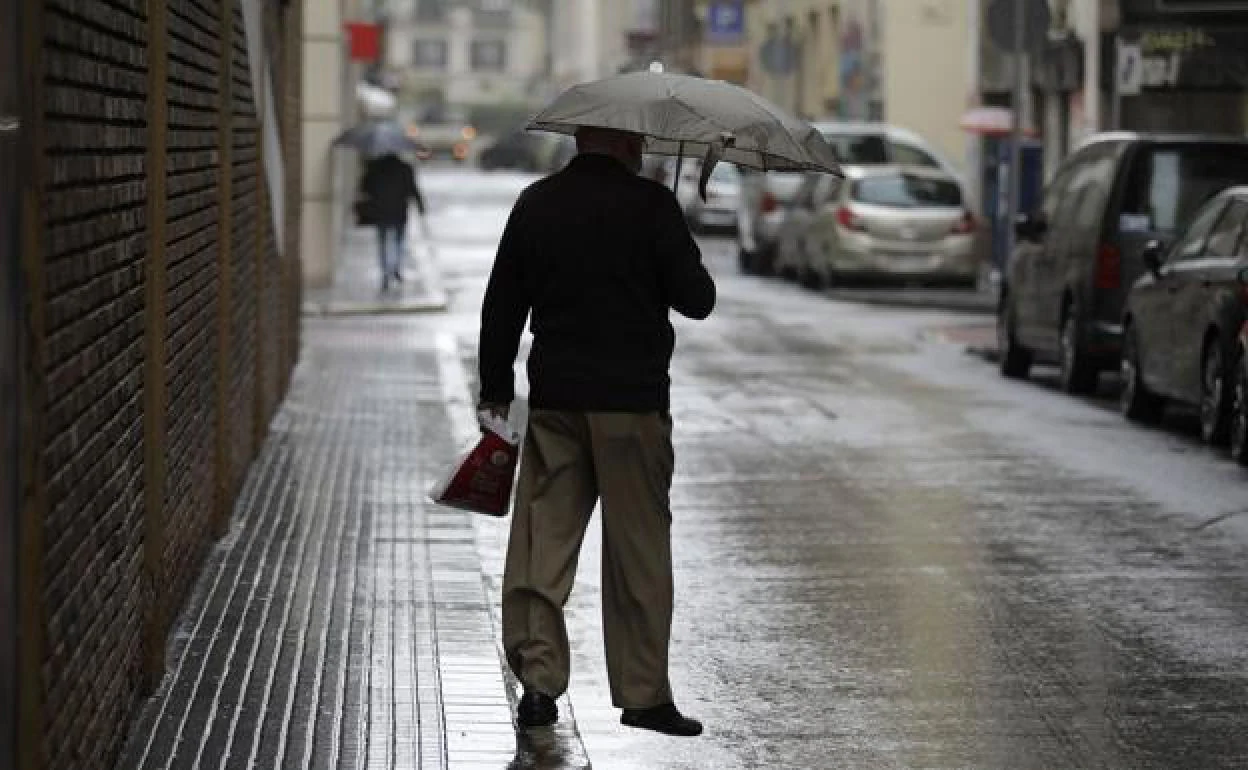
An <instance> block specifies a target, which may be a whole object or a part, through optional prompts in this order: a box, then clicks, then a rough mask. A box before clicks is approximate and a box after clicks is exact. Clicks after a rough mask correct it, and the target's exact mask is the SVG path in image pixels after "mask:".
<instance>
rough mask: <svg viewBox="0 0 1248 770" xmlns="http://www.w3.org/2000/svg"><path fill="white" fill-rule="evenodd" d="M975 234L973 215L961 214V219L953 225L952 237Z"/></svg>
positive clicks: (968, 213)
mask: <svg viewBox="0 0 1248 770" xmlns="http://www.w3.org/2000/svg"><path fill="white" fill-rule="evenodd" d="M974 232H975V215H974V214H972V213H971V212H969V211H964V212H962V217H961V218H960V219H958V221H957V222H955V223H954V225H953V234H954V235H970V234H972V233H974Z"/></svg>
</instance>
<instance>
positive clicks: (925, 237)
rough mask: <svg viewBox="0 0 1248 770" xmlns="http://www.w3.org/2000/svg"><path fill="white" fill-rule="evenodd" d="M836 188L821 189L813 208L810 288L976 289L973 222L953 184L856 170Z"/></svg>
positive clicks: (932, 175)
mask: <svg viewBox="0 0 1248 770" xmlns="http://www.w3.org/2000/svg"><path fill="white" fill-rule="evenodd" d="M831 182H832V183H831V184H828V183H826V179H825V180H820V181H817V182H816V184H815V186H814V188H813V190H814V193H813V195H812V197H811V199H810V201H809V202H810V204H811V205H812V206H813V211H812V213H811V215H810V218H809V224H808V225H807V227H806V233H805V234H804V237H803V238H802V239H801V244H802V246H801V247H802V248H804V249H805V252H806V253H805V255H804V256H803V259H802V262H803V265H804V268H805V273H804V275H803V278H804V279H805V283H807V284H808V285H811V286H816V287H817V286H822V285H825V284H827V283H830V282H834V281H837V280H841V279H844V278H856V279H866V278H870V279H886V280H904V281H907V282H922V283H937V282H939V283H950V282H952V283H956V284H959V285H967V284H969V285H972V286H973V285H974V284H975V281H976V278H977V277H978V274H979V265H978V262H977V260H976V253H975V244H974V239H975V229H976V220H975V216H974V215H973V214H972V213H971V212H970V211H969V210H968V208H967V204H966V200H965V198H964V197H963V195H962V188H961V187H960V186H959V185H958V180H957V179H956V178H954V177H952V176H950V175H949V174H947V173H945V172H943V171H940V170H938V169H932V168H914V167H905V166H902V167H898V166H875V167H867V168H862V167H853V166H851V167H848V171H847V173H846V177H845V179H844V180H843V181H841V182H839V183H837V182H836V180H835V179H834V178H833V179H832V180H831Z"/></svg>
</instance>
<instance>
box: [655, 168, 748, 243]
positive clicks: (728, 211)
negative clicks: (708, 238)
mask: <svg viewBox="0 0 1248 770" xmlns="http://www.w3.org/2000/svg"><path fill="white" fill-rule="evenodd" d="M665 174H666V176H667V178H669V179H670V178H674V177H675V174H676V161H675V160H674V159H669V161H668V163H667V166H666V168H665ZM701 176H702V164H701V163H700V162H699V161H697V160H693V159H690V158H686V159H685V160H684V162H683V163H681V164H680V184H679V185H677V186H676V199H677V200H678V201H679V202H680V207H681V209H683V210H684V212H685V219H686V220H687V221H688V222H689V227H690V228H691V229H692V230H693V231H694V232H698V233H701V232H710V231H716V232H732V231H735V230H736V229H737V207H738V205H739V203H738V201H739V199H740V197H741V174H740V172H739V171H737V168H736V166H733V165H732V164H730V163H717V164H715V168H713V169H711V176H710V178H709V179H707V181H706V200H705V201H704V200H702V197H701V196H700V195H699V194H698V182H699V181H700V180H701Z"/></svg>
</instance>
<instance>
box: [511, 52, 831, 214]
mask: <svg viewBox="0 0 1248 770" xmlns="http://www.w3.org/2000/svg"><path fill="white" fill-rule="evenodd" d="M590 126H592V127H597V128H611V129H616V130H619V131H629V132H631V133H634V134H640V135H642V136H644V137H645V140H646V141H645V148H644V151H645V152H647V153H650V154H653V155H672V156H676V157H679V158H683V157H684V156H686V155H688V156H691V157H694V158H697V159H699V160H701V161H702V183H701V185H700V188H701V189H703V190H704V189H705V185H706V180H707V178H709V176H710V173H711V170H712V168H713V167H714V165H715V163H716V162H718V161H719V160H726V161H728V162H729V163H735V164H737V165H739V166H745V167H748V168H755V169H759V170H763V171H768V170H784V171H821V172H825V173H830V174H836V175H838V176H840V175H841V168H840V165H839V164H838V163H837V159H836V153H835V152H834V151H833V149H832V147H831V146H830V145H829V144H828V143H827V141H826V140H824V138H823V136H822V135H821V134H820V133H819V132H818V131H816V130H815V128H814V127H813V126H811V125H810V124H809V123H807V122H806V121H804V120H800V119H798V118H796V117H794V116H792V115H790V114H788V113H787V112H785V111H784V110H782V109H780V108H779V107H777V106H775V105H774V104H771V103H770V102H768V101H767V100H765V99H763V98H762V97H760V96H758V95H757V94H754V93H752V92H751V91H748V90H746V89H744V88H741V87H740V86H735V85H732V84H731V83H726V82H724V81H722V80H707V79H705V78H699V77H694V76H692V75H677V74H671V73H656V72H632V73H628V74H626V75H616V76H614V77H609V78H605V79H603V80H597V81H594V82H592V83H583V84H581V85H577V86H573V87H572V88H570V89H568V90H567V91H565V92H563V93H562V94H560V95H559V97H558V98H556V99H555V101H554V102H552V103H551V104H550V105H549V106H548V107H546V108H545V109H544V110H542V111H541V112H540V113H538V115H537V116H536V117H535V118H534V119H533V120H532V122H531V123H529V126H528V128H529V129H530V130H536V131H555V132H558V133H563V134H575V133H576V131H577V129H579V128H583V127H590Z"/></svg>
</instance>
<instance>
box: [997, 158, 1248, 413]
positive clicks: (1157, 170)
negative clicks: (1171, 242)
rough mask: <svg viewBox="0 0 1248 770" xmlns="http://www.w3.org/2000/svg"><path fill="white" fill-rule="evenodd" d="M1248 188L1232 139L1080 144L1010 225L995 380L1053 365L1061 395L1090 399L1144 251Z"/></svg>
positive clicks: (1109, 364)
mask: <svg viewBox="0 0 1248 770" xmlns="http://www.w3.org/2000/svg"><path fill="white" fill-rule="evenodd" d="M1245 182H1248V141H1246V140H1244V139H1241V138H1218V137H1208V136H1170V135H1155V134H1152V135H1150V134H1134V133H1112V134H1102V135H1099V136H1097V137H1094V138H1093V139H1092V140H1090V141H1088V142H1086V143H1085V144H1084V145H1083V146H1082V147H1081V148H1080V149H1079V150H1077V151H1076V152H1075V153H1074V154H1073V155H1071V157H1070V158H1068V159H1067V160H1066V161H1065V162H1063V163H1062V165H1061V166H1060V167H1059V168H1058V170H1057V172H1056V173H1055V175H1054V177H1053V180H1052V181H1051V182H1050V183H1049V185H1048V186H1047V187H1046V188H1045V191H1044V194H1043V196H1042V200H1041V202H1040V205H1039V207H1038V208H1037V209H1036V210H1034V211H1031V212H1028V213H1026V214H1023V215H1021V216H1020V217H1019V219H1018V222H1017V223H1016V227H1015V229H1016V232H1017V236H1018V239H1017V244H1016V246H1015V248H1014V252H1013V254H1012V255H1011V258H1010V263H1009V265H1008V266H1007V269H1006V276H1005V280H1004V281H1003V283H1002V287H1001V300H1000V303H999V306H998V312H997V336H998V343H999V346H1000V351H1001V355H1000V366H1001V372H1002V374H1004V375H1005V376H1007V377H1025V376H1027V373H1028V372H1029V371H1030V369H1031V365H1032V362H1033V361H1035V360H1043V361H1048V362H1053V363H1057V364H1059V365H1060V367H1061V384H1062V388H1063V389H1064V390H1066V391H1068V392H1071V393H1086V392H1090V391H1092V390H1094V389H1095V388H1096V385H1097V382H1098V378H1099V375H1100V373H1101V372H1102V371H1104V370H1106V369H1110V368H1116V367H1118V366H1119V362H1120V358H1121V353H1122V340H1123V333H1122V331H1123V327H1122V318H1123V310H1124V308H1125V304H1126V297H1127V290H1128V289H1129V288H1130V287H1131V285H1132V284H1134V283H1135V281H1136V280H1138V279H1139V277H1140V276H1141V275H1142V274H1143V273H1144V272H1145V263H1144V258H1143V253H1144V248H1145V245H1146V244H1148V243H1149V242H1150V241H1153V240H1166V239H1173V238H1174V237H1175V235H1176V234H1177V233H1178V232H1179V231H1180V230H1181V229H1182V228H1183V227H1184V226H1185V225H1186V224H1187V222H1188V220H1189V219H1190V218H1191V215H1192V214H1193V212H1195V211H1196V210H1197V209H1198V208H1200V206H1201V205H1203V204H1204V203H1205V202H1207V201H1208V200H1209V199H1210V198H1211V197H1213V196H1214V195H1216V194H1217V193H1219V192H1221V191H1222V190H1223V189H1225V188H1227V187H1230V186H1233V185H1236V184H1241V183H1245Z"/></svg>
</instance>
